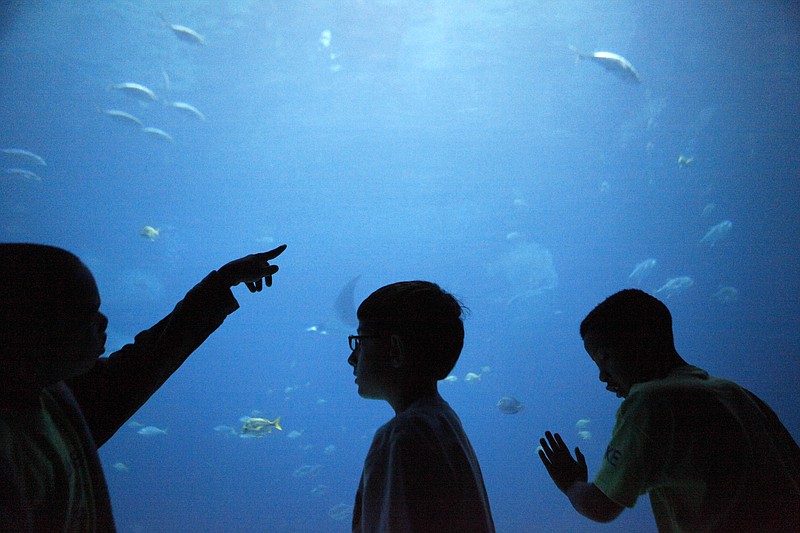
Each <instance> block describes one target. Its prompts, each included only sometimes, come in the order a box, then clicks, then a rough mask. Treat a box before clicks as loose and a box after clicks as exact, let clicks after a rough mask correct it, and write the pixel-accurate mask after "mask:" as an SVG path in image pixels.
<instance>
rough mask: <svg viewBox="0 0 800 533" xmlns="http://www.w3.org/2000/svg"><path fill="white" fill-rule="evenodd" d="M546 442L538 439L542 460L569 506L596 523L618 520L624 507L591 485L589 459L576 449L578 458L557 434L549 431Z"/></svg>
mask: <svg viewBox="0 0 800 533" xmlns="http://www.w3.org/2000/svg"><path fill="white" fill-rule="evenodd" d="M544 436H545V438H546V439H547V440H545V439H539V443H540V444H541V449H540V450H539V458H540V459H541V460H542V463H543V464H544V466H545V468H547V473H548V474H550V477H551V478H552V480H553V482H554V483H555V484H556V487H558V489H559V490H560V491H561V492H563V493H564V494H566V495H567V498H569V501H570V503H571V504H572V506H573V507H574V508H575V510H576V511H578V512H579V513H580V514H582V515H583V516H585V517H586V518H589V519H591V520H594V521H596V522H610V521H612V520H614V519H615V518H616V517H618V516H619V515H620V514H621V513H622V511H623V510H624V509H625V507H623V506H621V505H619V504H618V503H616V502H614V501H613V500H611V499H609V497H608V496H606V495H605V494H603V493H602V491H601V490H600V489H598V488H597V487H596V486H595V485H594V483H589V482H588V480H589V476H588V469H587V467H586V458H585V457H584V456H583V454H582V453H581V450H580V449H579V448H578V447H577V446H576V447H575V457H576V459H577V460H576V459H573V458H572V454H571V453H570V451H569V448H567V445H566V444H564V440H563V439H562V438H561V435H559V434H558V433H556V434H555V436H554V435H553V434H552V433H550V432H549V431H546V432H545V434H544Z"/></svg>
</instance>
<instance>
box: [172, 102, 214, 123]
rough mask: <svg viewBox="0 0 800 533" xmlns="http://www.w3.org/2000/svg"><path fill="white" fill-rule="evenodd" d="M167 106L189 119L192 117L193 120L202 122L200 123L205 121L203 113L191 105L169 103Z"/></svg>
mask: <svg viewBox="0 0 800 533" xmlns="http://www.w3.org/2000/svg"><path fill="white" fill-rule="evenodd" d="M169 105H171V106H172V107H174V108H175V109H177V110H178V111H181V112H183V114H185V115H188V116H190V117H194V118H196V119H199V120H202V121H205V120H206V116H205V115H204V114H203V113H201V112H200V110H199V109H197V108H196V107H195V106H193V105H192V104H187V103H186V102H170V104H169Z"/></svg>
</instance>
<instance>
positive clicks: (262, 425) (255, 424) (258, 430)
mask: <svg viewBox="0 0 800 533" xmlns="http://www.w3.org/2000/svg"><path fill="white" fill-rule="evenodd" d="M272 428H275V429H277V430H278V431H283V428H282V427H281V417H278V418H276V419H275V420H269V419H267V418H255V417H250V418H247V419H246V420H245V421H244V425H243V426H242V433H241V434H242V436H245V435H246V436H252V437H263V436H264V435H268V434H270V433H272Z"/></svg>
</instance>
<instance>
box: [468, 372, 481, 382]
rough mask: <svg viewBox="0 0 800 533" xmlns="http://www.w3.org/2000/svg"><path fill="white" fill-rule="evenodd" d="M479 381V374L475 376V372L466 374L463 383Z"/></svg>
mask: <svg viewBox="0 0 800 533" xmlns="http://www.w3.org/2000/svg"><path fill="white" fill-rule="evenodd" d="M480 379H481V375H480V374H476V373H475V372H467V375H466V376H464V381H478V380H480Z"/></svg>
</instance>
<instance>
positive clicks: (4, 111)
mask: <svg viewBox="0 0 800 533" xmlns="http://www.w3.org/2000/svg"><path fill="white" fill-rule="evenodd" d="M3 6H4V7H3V13H2V15H0V17H1V18H0V80H1V83H0V102H2V105H0V124H2V129H0V147H3V148H12V147H13V148H24V149H27V150H31V151H33V152H35V153H37V154H39V155H41V156H42V157H44V158H45V159H46V160H47V166H46V167H40V166H35V165H33V164H32V162H29V161H25V160H24V159H20V158H18V157H14V156H11V155H8V154H0V157H2V159H0V165H2V168H13V167H24V168H28V169H29V170H33V171H35V172H36V173H37V174H39V175H40V176H41V178H42V181H41V182H34V181H30V180H25V179H23V178H21V177H19V176H16V175H10V174H4V175H2V176H0V178H2V182H0V187H2V195H0V239H1V240H3V241H31V242H42V243H49V244H54V245H58V246H62V247H65V248H67V249H69V250H72V251H74V252H75V253H77V254H78V255H79V256H80V257H81V258H82V259H83V260H84V261H85V262H86V263H87V265H89V266H90V268H91V269H92V270H93V272H94V273H95V275H96V278H97V281H98V285H99V287H100V291H101V295H102V298H103V305H102V310H103V311H104V312H105V313H106V314H107V315H108V316H109V319H110V326H109V335H110V337H109V342H108V348H109V349H110V350H113V349H114V348H117V347H119V346H121V345H123V344H124V343H126V342H129V341H130V340H131V339H132V338H133V335H135V334H136V333H137V332H138V331H140V330H141V329H144V328H146V327H148V326H150V325H151V324H153V323H155V322H156V321H157V320H158V319H160V318H161V317H162V316H163V315H165V314H166V313H168V312H169V311H170V310H171V308H172V306H173V305H174V304H175V302H176V301H178V300H179V299H180V298H181V296H182V295H183V294H184V293H185V291H187V290H188V289H189V288H190V287H191V286H192V285H193V284H194V283H195V282H197V281H199V280H200V279H201V278H202V277H203V276H204V275H206V273H207V272H209V271H210V270H211V269H214V268H217V267H219V266H221V265H222V264H224V263H225V262H227V261H228V260H231V259H234V258H236V257H239V256H242V255H244V254H247V253H251V252H255V251H259V250H263V249H268V248H271V247H273V246H275V245H277V244H280V243H284V242H285V243H288V245H289V248H288V249H287V251H286V252H285V253H284V254H283V256H281V258H280V260H279V261H277V263H278V264H279V265H280V268H281V271H280V273H279V274H278V275H277V276H276V278H275V284H274V286H273V287H272V288H271V289H269V290H267V291H265V292H264V293H259V294H256V295H251V294H250V293H249V292H248V291H247V290H246V289H245V288H244V287H237V288H235V289H234V294H235V295H236V297H237V298H238V299H239V302H240V304H241V309H240V310H239V311H237V312H236V313H235V314H234V315H233V316H231V317H230V318H229V319H228V320H227V321H226V322H225V324H224V325H223V326H222V327H221V328H220V329H219V330H218V331H217V332H216V333H214V334H213V335H212V337H211V338H209V339H208V341H206V343H205V344H204V345H203V346H202V347H201V348H200V349H198V350H197V352H196V353H195V354H194V355H193V356H192V357H191V358H190V359H189V360H188V361H187V362H186V363H185V364H184V365H183V366H182V367H181V368H180V370H179V371H178V372H176V374H175V375H174V376H173V377H172V378H171V379H170V380H169V381H168V382H167V384H166V385H164V387H162V388H161V390H159V391H158V393H157V394H156V395H155V396H153V398H152V399H151V400H150V401H149V402H148V403H147V404H146V405H145V406H144V407H143V408H142V409H141V410H140V411H139V412H138V413H136V415H135V416H134V417H133V419H132V422H135V423H137V424H142V425H153V426H157V427H159V428H166V431H167V433H166V434H165V435H155V436H151V437H146V436H142V435H139V434H138V433H137V429H138V427H137V426H136V425H135V424H132V425H131V426H125V427H123V428H122V429H120V431H119V432H118V434H117V435H116V436H115V437H114V438H113V439H112V440H111V441H110V442H109V443H108V444H106V445H105V446H104V447H103V448H102V449H101V457H102V460H103V463H104V465H105V468H106V475H107V478H108V481H109V485H110V488H111V492H112V497H113V500H114V508H115V514H116V518H117V522H118V526H119V529H120V531H121V532H144V531H171V532H184V531H186V532H188V531H241V532H250V531H277V532H290V531H292V532H294V531H303V532H316V531H319V532H337V531H347V530H348V528H349V509H345V512H344V518H343V519H340V520H337V519H335V517H334V518H332V517H331V516H330V511H331V510H332V509H333V510H335V509H336V508H335V506H337V505H339V504H343V505H344V506H350V505H352V502H353V497H354V493H355V490H356V487H357V484H358V478H359V475H360V471H361V464H362V461H363V458H364V456H365V454H366V451H367V449H368V446H369V443H370V439H371V436H372V434H373V432H374V431H375V429H376V428H377V427H379V425H380V424H382V423H384V422H385V421H386V420H388V419H389V418H390V417H391V415H392V411H391V409H390V408H389V407H388V405H386V404H384V403H382V402H370V401H366V400H362V399H360V398H359V397H358V396H357V394H356V390H355V386H354V384H353V381H352V373H351V368H350V367H349V366H348V365H347V363H346V358H347V356H348V355H349V350H348V349H347V341H346V338H345V336H346V335H347V333H348V332H350V331H351V330H350V329H349V328H348V327H347V326H346V325H345V324H343V323H342V322H341V320H339V319H338V318H337V315H336V312H335V310H334V309H333V302H334V301H335V299H336V296H337V294H338V293H339V290H340V289H341V288H342V287H343V286H344V285H345V284H346V283H347V281H349V280H350V279H351V278H352V277H354V276H356V275H361V278H360V279H359V281H358V283H357V285H356V303H357V302H358V301H360V300H361V299H363V298H364V297H365V296H366V295H367V294H369V293H370V292H371V291H372V290H374V289H375V288H377V287H379V286H381V285H384V284H386V283H390V282H393V281H398V280H403V279H430V280H434V281H436V282H438V283H440V284H441V285H442V286H443V287H445V288H446V289H448V290H450V291H452V292H453V293H454V294H456V295H457V296H458V297H459V298H460V299H461V300H462V301H463V302H464V303H465V304H466V305H467V306H468V307H469V308H470V309H471V313H470V315H469V317H468V318H467V320H466V331H467V339H466V345H465V348H464V351H463V354H462V357H461V360H460V361H459V363H458V365H457V366H456V369H455V370H454V372H453V374H454V375H455V376H457V377H458V378H459V379H458V381H456V382H453V383H442V384H441V387H440V389H441V392H442V394H443V396H444V397H445V398H446V399H447V400H448V401H449V402H450V403H451V404H452V405H453V407H454V408H455V409H456V411H457V412H458V413H459V414H460V416H461V418H462V420H463V422H464V426H465V428H466V431H467V433H468V434H469V436H470V438H471V440H472V443H473V446H474V448H475V450H476V452H477V454H478V457H479V459H480V461H481V465H482V468H483V472H484V476H485V480H486V486H487V489H488V492H489V496H490V499H491V503H492V509H493V513H494V518H495V522H496V525H497V529H498V531H501V532H523V531H525V532H528V531H542V532H551V531H570V532H574V533H578V532H594V531H643V532H647V531H655V525H654V523H653V519H652V516H651V512H650V509H649V502H648V501H647V498H646V497H643V498H641V499H640V500H639V502H638V503H637V505H636V507H635V508H634V509H633V510H628V511H625V512H624V513H623V515H622V516H621V517H620V518H619V519H618V520H616V521H615V522H613V523H612V524H610V525H599V524H594V523H591V522H589V521H588V520H586V519H584V518H582V517H580V516H579V515H577V513H575V512H574V511H573V510H572V508H571V507H570V505H569V503H568V501H567V500H566V498H565V497H564V496H563V495H562V494H561V493H560V492H558V490H557V489H556V488H555V486H554V485H553V484H552V482H551V481H550V479H549V477H548V476H547V474H546V472H545V470H544V468H543V467H542V465H541V464H540V462H539V459H538V458H537V457H536V456H535V448H536V445H537V441H538V438H539V437H540V436H541V435H542V433H543V432H544V431H545V430H547V429H549V430H554V431H559V432H561V433H562V434H563V435H564V437H565V439H566V440H567V442H568V443H569V444H570V445H572V446H574V445H580V446H581V449H582V450H583V452H584V454H585V455H586V457H587V460H588V462H589V470H590V475H592V474H593V473H594V472H595V471H596V469H597V467H598V464H599V462H600V460H601V457H602V454H603V452H604V450H605V445H606V443H607V441H608V438H609V435H610V432H611V428H612V427H613V420H614V413H615V410H616V408H617V406H618V404H619V400H617V399H616V398H614V397H613V396H612V395H610V394H608V393H607V392H605V391H604V390H603V387H602V385H601V384H600V383H599V382H598V380H597V370H596V368H595V367H594V365H593V363H592V362H591V360H590V359H589V358H588V357H587V356H586V354H585V353H584V352H583V348H582V344H581V342H580V338H579V336H578V333H577V329H578V324H579V323H580V320H581V319H582V318H583V316H585V314H586V313H587V312H588V311H589V310H590V309H591V308H592V307H593V306H594V305H595V304H596V303H598V302H599V301H600V300H602V299H603V298H604V297H605V296H607V295H609V294H611V293H613V292H615V291H617V290H619V289H622V288H625V287H626V286H629V285H630V284H631V282H630V280H629V279H628V275H629V273H630V272H631V271H632V270H633V268H634V266H635V265H636V264H637V263H639V262H640V261H643V260H645V259H648V258H654V259H656V261H657V263H656V266H655V267H654V269H653V270H652V271H651V272H650V275H649V276H648V277H646V278H645V279H644V280H643V281H642V282H641V285H640V286H641V288H643V289H645V290H648V291H650V292H654V291H656V290H658V289H659V287H661V286H662V285H663V284H664V283H665V282H666V281H667V280H668V279H671V278H675V277H679V276H689V277H691V278H692V279H693V280H694V284H693V285H692V286H691V287H689V288H688V289H687V290H685V291H684V292H681V293H679V294H675V295H673V296H671V297H670V298H668V299H666V300H665V301H666V303H667V304H668V305H669V307H670V309H671V310H672V312H673V316H674V322H675V331H676V340H677V346H678V350H679V352H680V353H681V354H682V355H683V356H684V357H685V358H686V359H687V360H689V361H690V362H692V363H694V364H697V365H698V366H701V367H704V368H706V369H707V370H709V371H710V372H711V373H713V374H716V375H720V376H724V377H728V378H731V379H734V380H736V381H738V382H739V383H741V384H743V385H745V386H746V387H748V388H750V389H751V390H753V391H754V392H756V393H757V394H758V395H760V396H761V397H762V398H763V399H764V400H766V401H767V402H768V403H769V404H770V405H771V406H772V407H773V408H774V409H775V411H776V412H777V413H778V415H779V416H780V418H781V419H782V420H783V421H784V423H785V424H786V426H787V427H788V428H789V430H790V432H791V433H792V434H793V435H794V436H795V438H797V437H798V436H800V398H798V394H797V383H798V382H800V338H799V337H800V329H799V328H798V326H799V325H800V324H798V317H799V316H800V304H798V302H800V298H799V296H800V275H798V274H799V273H798V267H797V259H798V251H800V250H799V248H800V247H799V246H798V244H799V243H798V230H797V228H798V209H797V203H798V200H800V195H799V194H798V192H800V172H799V171H798V169H799V168H800V157H799V156H800V144H799V143H798V141H799V140H800V139H799V137H800V133H799V132H800V128H798V124H799V122H798V118H800V117H799V115H800V95H798V87H800V75H799V74H800V43H799V42H798V36H800V22H799V21H800V17H799V15H798V8H797V4H795V3H789V2H770V1H764V2H748V1H732V2H724V3H719V2H703V1H701V2H697V1H691V2H690V1H671V2H659V3H652V2H625V1H619V2H617V1H614V2H611V1H598V2H578V1H575V2H562V1H550V2H522V1H507V0H497V1H485V2H483V1H482V2H470V1H453V2H450V1H432V0H425V1H423V0H418V1H408V2H392V1H383V2H379V1H371V2H360V1H349V0H348V1H336V2H326V1H320V0H316V1H296V2H279V1H273V2H270V1H251V2H247V1H239V2H235V1H232V0H228V1H215V2H189V1H185V0H184V1H158V2H156V1H152V0H150V1H141V2H127V1H121V0H118V1H113V2H111V1H108V2H106V1H103V2H99V1H83V0H82V1H76V0H71V1H70V0H61V1H58V2H54V1H37V2H22V1H16V2H15V1H11V2H4V3H3ZM159 14H163V16H164V17H165V18H166V19H167V20H168V21H169V22H171V23H174V24H182V25H185V26H188V27H191V28H193V29H194V30H196V31H197V32H199V33H200V34H202V35H203V36H204V37H205V39H206V42H207V44H206V45H205V46H196V45H193V44H191V43H188V42H185V41H181V40H179V39H177V38H176V35H174V34H173V33H172V32H171V31H170V30H169V29H168V28H166V27H165V26H164V25H163V24H162V21H161V19H160V18H159ZM325 30H328V31H330V35H331V40H330V44H329V46H325V45H324V43H322V42H321V40H320V38H321V36H322V32H323V31H325ZM323 40H324V39H323ZM569 45H574V46H576V47H578V48H580V49H582V50H585V51H588V52H592V51H595V50H608V51H612V52H616V53H619V54H622V55H624V56H625V57H626V58H627V59H628V60H630V61H631V62H632V63H633V64H634V66H635V67H636V69H637V70H638V72H639V75H640V77H641V79H642V83H641V84H639V85H631V84H627V83H625V82H624V81H622V80H620V79H618V78H617V77H615V76H614V75H613V74H612V73H610V72H606V71H604V70H603V69H602V68H600V66H598V65H596V64H592V63H591V62H588V61H581V62H578V63H576V61H575V55H574V54H573V53H572V52H570V50H569V48H568V46H569ZM121 82H138V83H142V84H145V85H147V86H149V87H151V88H152V89H153V90H154V91H155V92H156V94H157V95H158V97H159V101H158V102H154V103H150V104H142V103H140V102H139V101H137V100H135V99H133V98H131V97H129V96H126V95H124V94H120V92H119V91H113V90H109V89H108V87H109V86H110V85H112V84H115V83H121ZM171 101H185V102H189V103H191V104H193V105H195V106H196V107H197V108H198V109H200V110H201V111H202V112H203V113H204V114H205V115H206V116H207V119H208V120H207V121H205V122H203V121H199V120H196V119H194V118H192V117H189V116H185V115H182V114H181V113H179V112H178V111H177V110H176V109H174V108H173V107H170V106H168V105H165V104H164V102H171ZM103 109H120V110H125V111H127V112H130V113H132V114H134V115H136V116H137V117H139V118H140V119H141V120H142V121H143V122H144V123H145V125H146V126H151V127H158V128H160V129H163V130H165V131H167V132H169V134H170V135H171V136H172V137H173V138H174V143H169V142H165V141H164V140H163V139H158V138H155V137H150V136H147V135H146V134H144V133H142V132H141V131H138V130H137V128H136V127H133V126H132V125H130V124H124V123H120V122H116V121H113V120H112V119H111V118H110V117H108V116H106V115H104V114H103V113H102V112H100V111H101V110H103ZM681 155H684V156H686V157H691V158H693V161H692V163H691V164H690V165H688V166H683V167H682V166H680V165H679V164H678V162H677V161H678V157H679V156H681ZM709 205H710V206H711V207H708V206H709ZM704 210H705V213H704ZM724 220H730V221H732V222H733V227H732V230H731V231H730V232H729V233H728V234H727V235H725V236H724V237H723V238H722V239H720V240H719V241H718V242H716V244H714V245H713V246H711V245H709V244H707V243H701V242H700V241H701V239H702V238H703V236H704V235H705V234H706V232H707V231H708V230H709V229H710V228H711V227H712V226H714V225H716V224H717V223H719V222H721V221H724ZM145 225H151V226H153V227H156V228H158V229H159V230H160V235H159V237H158V238H157V239H155V240H154V241H152V242H151V241H149V240H147V239H145V238H142V237H141V236H140V235H139V231H140V229H141V228H142V227H143V226H145ZM550 259H551V260H552V270H550V269H549V261H550ZM530 272H533V273H534V274H529V273H530ZM721 287H735V288H736V289H737V291H738V298H736V299H735V300H734V301H727V302H726V301H720V300H719V299H718V298H715V297H714V295H715V293H716V292H717V291H718V290H719V289H720V288H721ZM660 295H662V296H663V295H664V293H663V292H662V293H660ZM311 326H317V327H318V328H317V329H318V331H317V332H313V331H307V328H310V327H311ZM322 328H327V329H326V331H328V334H327V335H322V334H320V333H319V330H320V329H322ZM468 372H474V373H476V374H480V375H481V379H480V380H474V381H470V382H467V381H465V379H464V378H465V376H466V374H467V373H468ZM504 395H512V396H514V397H516V398H518V399H519V400H520V401H521V402H523V403H524V404H525V405H526V407H525V409H524V410H523V411H522V412H520V413H518V414H516V415H505V414H502V413H501V412H500V411H499V410H498V409H497V408H496V402H497V401H498V399H499V398H500V397H501V396H504ZM254 410H257V412H259V413H260V414H261V416H266V417H268V418H273V417H277V416H280V417H281V423H282V426H283V431H282V432H278V431H276V432H274V433H273V434H271V435H267V436H265V437H264V438H253V439H242V438H239V437H238V436H236V435H230V434H227V435H226V434H224V432H220V431H215V430H214V428H215V427H216V426H219V425H229V426H231V427H234V428H237V429H238V428H239V427H240V425H241V422H240V421H239V419H240V417H242V416H245V415H249V414H251V413H253V412H254ZM579 419H589V420H590V422H589V424H588V426H587V427H586V428H585V429H586V430H588V431H590V432H591V438H589V439H588V440H584V439H582V438H581V437H580V436H578V434H577V433H578V431H579V430H580V428H577V427H576V422H577V421H578V420H579ZM293 431H296V432H299V433H301V434H300V435H299V436H297V437H296V438H289V435H290V433H291V432H293ZM117 463H122V464H124V465H125V468H122V467H120V466H119V465H118V464H117ZM115 464H117V466H116V467H114V466H113V465H115ZM304 465H305V466H310V467H311V468H306V469H304V470H303V469H302V467H303V466H304ZM316 465H319V466H316ZM304 472H305V473H306V474H307V475H301V474H303V473H304ZM314 489H316V490H314ZM340 508H341V507H340ZM340 518H341V517H340Z"/></svg>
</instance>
